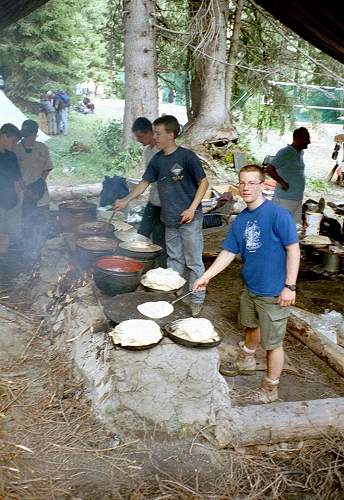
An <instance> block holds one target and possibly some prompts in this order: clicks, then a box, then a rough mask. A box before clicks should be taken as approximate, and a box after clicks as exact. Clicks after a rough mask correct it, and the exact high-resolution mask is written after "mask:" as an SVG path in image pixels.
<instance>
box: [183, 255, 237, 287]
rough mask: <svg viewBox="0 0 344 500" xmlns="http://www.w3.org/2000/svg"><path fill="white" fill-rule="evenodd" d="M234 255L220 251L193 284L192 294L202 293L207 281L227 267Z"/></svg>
mask: <svg viewBox="0 0 344 500" xmlns="http://www.w3.org/2000/svg"><path fill="white" fill-rule="evenodd" d="M234 258H235V254H234V253H232V252H228V250H222V251H221V252H220V253H219V255H218V256H217V257H216V259H215V260H214V262H213V263H212V265H211V266H210V267H209V269H207V270H206V272H205V273H204V274H203V276H201V277H200V278H198V280H196V281H195V283H194V284H193V288H192V289H193V291H194V292H203V291H204V290H205V289H206V288H207V285H208V283H209V281H210V280H211V279H212V278H214V276H216V275H217V274H219V273H221V272H222V271H223V270H224V269H226V267H227V266H229V264H230V263H231V262H232V261H233V260H234Z"/></svg>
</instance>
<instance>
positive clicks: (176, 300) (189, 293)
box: [170, 290, 194, 306]
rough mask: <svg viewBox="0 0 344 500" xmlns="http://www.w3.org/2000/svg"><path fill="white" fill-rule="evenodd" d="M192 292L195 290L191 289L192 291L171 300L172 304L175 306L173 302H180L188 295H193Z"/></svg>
mask: <svg viewBox="0 0 344 500" xmlns="http://www.w3.org/2000/svg"><path fill="white" fill-rule="evenodd" d="M192 293H194V292H193V290H191V292H188V293H184V295H181V296H180V297H178V298H177V299H174V300H172V302H170V304H171V306H173V304H175V303H176V302H178V300H182V299H185V297H187V296H188V295H191V294H192Z"/></svg>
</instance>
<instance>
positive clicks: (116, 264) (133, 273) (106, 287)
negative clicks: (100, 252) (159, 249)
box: [94, 256, 144, 296]
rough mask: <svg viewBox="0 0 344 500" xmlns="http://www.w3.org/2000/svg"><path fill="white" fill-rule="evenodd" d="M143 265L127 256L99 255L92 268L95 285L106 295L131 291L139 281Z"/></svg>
mask: <svg viewBox="0 0 344 500" xmlns="http://www.w3.org/2000/svg"><path fill="white" fill-rule="evenodd" d="M143 269H144V266H143V264H142V263H140V262H137V261H136V260H134V259H128V258H127V257H119V256H112V257H101V258H99V259H97V261H96V263H95V269H94V281H95V283H96V285H97V287H98V288H99V289H100V290H102V291H103V292H104V293H106V294H107V295H111V296H113V295H117V294H120V293H127V292H133V291H134V290H136V288H137V287H138V285H139V283H140V279H141V275H142V272H143Z"/></svg>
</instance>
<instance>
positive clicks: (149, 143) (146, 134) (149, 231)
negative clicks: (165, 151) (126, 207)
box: [131, 117, 166, 267]
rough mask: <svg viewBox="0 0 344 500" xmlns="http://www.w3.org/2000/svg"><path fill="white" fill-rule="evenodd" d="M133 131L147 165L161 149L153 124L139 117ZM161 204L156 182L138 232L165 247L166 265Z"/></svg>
mask: <svg viewBox="0 0 344 500" xmlns="http://www.w3.org/2000/svg"><path fill="white" fill-rule="evenodd" d="M131 131H132V133H133V134H134V137H135V139H136V141H137V142H139V143H140V144H142V145H143V146H145V150H144V159H145V167H147V166H148V164H149V162H150V161H151V159H152V158H153V156H154V155H155V153H157V152H158V151H159V149H158V148H157V147H156V145H155V139H154V135H153V126H152V123H151V122H150V121H149V120H148V118H145V117H140V118H137V119H136V120H135V121H134V123H133V125H132V128H131ZM160 212H161V204H160V198H159V193H158V187H157V184H156V182H154V183H152V184H151V188H150V193H149V200H148V203H147V205H146V206H145V210H144V213H143V217H142V221H141V224H140V227H139V229H138V233H139V234H142V235H143V236H146V237H147V238H151V240H152V241H153V243H155V244H156V245H159V246H161V247H162V248H163V249H164V252H163V254H162V255H161V256H160V259H159V260H160V265H161V266H162V267H166V251H165V224H164V223H163V222H162V221H161V220H160Z"/></svg>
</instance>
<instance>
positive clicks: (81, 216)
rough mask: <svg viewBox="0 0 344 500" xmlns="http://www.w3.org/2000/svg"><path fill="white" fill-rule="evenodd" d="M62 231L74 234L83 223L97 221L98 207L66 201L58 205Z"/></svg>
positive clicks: (82, 202) (85, 202) (93, 204)
mask: <svg viewBox="0 0 344 500" xmlns="http://www.w3.org/2000/svg"><path fill="white" fill-rule="evenodd" d="M58 208H59V223H60V228H61V230H62V231H65V232H67V233H72V232H74V231H76V229H77V227H78V226H79V225H80V224H82V223H83V222H88V221H91V220H96V218H97V205H96V204H95V203H89V202H87V201H64V202H63V203H60V204H59V205H58Z"/></svg>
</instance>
